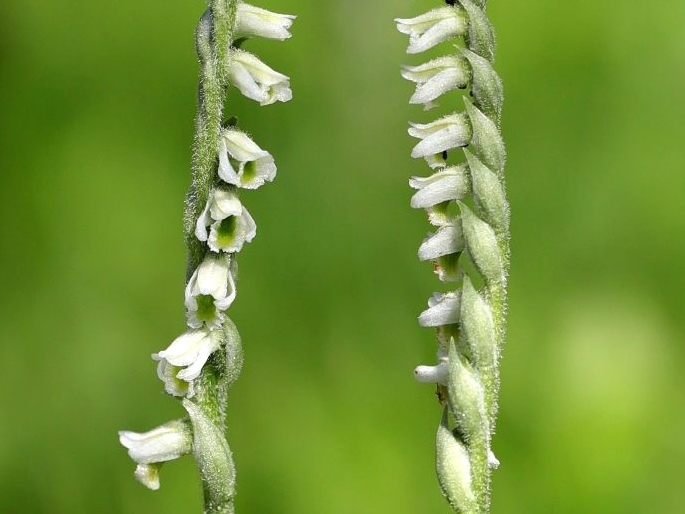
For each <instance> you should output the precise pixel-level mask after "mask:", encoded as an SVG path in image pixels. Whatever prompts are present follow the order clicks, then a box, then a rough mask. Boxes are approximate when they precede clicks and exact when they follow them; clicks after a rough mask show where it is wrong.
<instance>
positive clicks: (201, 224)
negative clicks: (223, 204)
mask: <svg viewBox="0 0 685 514" xmlns="http://www.w3.org/2000/svg"><path fill="white" fill-rule="evenodd" d="M209 224H210V221H209V203H207V205H206V206H205V208H204V210H203V211H202V214H200V216H199V217H198V218H197V222H196V223H195V237H197V238H198V240H200V241H207V225H209Z"/></svg>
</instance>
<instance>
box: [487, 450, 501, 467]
mask: <svg viewBox="0 0 685 514" xmlns="http://www.w3.org/2000/svg"><path fill="white" fill-rule="evenodd" d="M488 466H490V467H491V468H492V469H497V468H499V460H498V459H497V457H495V454H494V453H492V451H491V450H488Z"/></svg>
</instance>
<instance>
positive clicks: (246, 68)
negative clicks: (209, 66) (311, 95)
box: [228, 49, 293, 105]
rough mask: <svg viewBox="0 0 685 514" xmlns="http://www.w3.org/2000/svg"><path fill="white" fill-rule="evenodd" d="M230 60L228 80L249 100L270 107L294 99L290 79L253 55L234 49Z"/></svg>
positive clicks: (230, 54)
mask: <svg viewBox="0 0 685 514" xmlns="http://www.w3.org/2000/svg"><path fill="white" fill-rule="evenodd" d="M228 59H229V64H228V80H229V81H230V82H231V84H233V85H234V86H235V87H237V88H238V89H239V90H240V92H241V93H242V94H243V95H245V96H246V97H247V98H249V99H251V100H256V101H257V102H259V104H260V105H269V104H272V103H274V102H277V101H278V102H287V101H288V100H290V99H291V98H292V97H293V92H292V91H291V90H290V79H289V78H288V77H287V76H285V75H283V74H282V73H278V72H277V71H274V70H272V69H271V68H269V67H268V66H267V65H266V64H264V63H263V62H262V61H260V60H259V59H258V58H257V57H256V56H254V55H252V54H251V53H249V52H245V51H244V50H237V49H232V50H231V51H230V53H229V56H228Z"/></svg>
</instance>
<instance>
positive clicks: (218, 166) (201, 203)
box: [119, 0, 295, 513]
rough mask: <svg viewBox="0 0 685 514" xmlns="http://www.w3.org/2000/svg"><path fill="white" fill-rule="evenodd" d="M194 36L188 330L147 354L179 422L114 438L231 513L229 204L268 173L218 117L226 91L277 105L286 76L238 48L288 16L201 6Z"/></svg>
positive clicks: (243, 234) (144, 467)
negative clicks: (181, 465) (176, 465)
mask: <svg viewBox="0 0 685 514" xmlns="http://www.w3.org/2000/svg"><path fill="white" fill-rule="evenodd" d="M208 4H209V6H208V8H207V10H206V11H205V13H204V14H203V16H202V17H201V19H200V22H199V25H198V27H197V31H196V44H197V51H198V56H199V60H200V65H201V70H200V85H199V108H198V114H197V118H196V131H195V141H194V149H193V178H192V185H191V188H190V191H189V193H188V196H187V200H186V208H185V215H184V225H185V239H186V243H187V246H188V272H187V282H186V288H185V309H186V320H187V325H188V330H187V331H186V332H185V333H183V334H182V335H180V336H179V337H178V338H176V339H175V340H174V341H173V342H172V343H171V345H170V346H169V347H168V348H166V349H165V350H162V351H160V352H158V353H155V354H153V355H152V358H153V359H154V360H155V361H157V363H158V364H157V374H158V376H159V378H160V380H162V382H163V384H164V390H165V391H166V392H167V393H168V394H170V395H172V396H174V397H177V398H179V399H180V400H181V403H182V405H183V407H184V408H185V410H186V412H187V414H188V417H187V418H184V419H181V420H176V421H172V422H169V423H166V424H164V425H161V426H159V427H157V428H155V429H153V430H151V431H149V432H145V433H136V432H130V431H121V432H120V433H119V439H120V442H121V444H123V445H124V446H125V447H126V448H127V449H128V453H129V455H130V456H131V458H132V459H133V460H134V461H135V462H136V463H137V468H136V471H135V476H136V478H137V479H138V480H139V481H140V482H142V483H143V484H144V485H146V486H147V487H149V488H150V489H158V488H159V474H158V473H159V468H160V466H161V465H162V464H163V463H164V462H166V461H170V460H173V459H176V458H178V457H180V456H182V455H184V454H187V453H191V452H192V454H193V456H194V458H195V460H196V461H197V464H198V468H199V471H200V476H201V479H202V483H203V490H204V500H205V501H204V504H205V509H204V511H205V513H230V512H234V507H233V498H234V495H235V469H234V465H233V459H232V455H231V451H230V449H229V446H228V443H227V442H226V438H225V431H226V409H227V394H228V389H229V387H230V385H231V384H232V383H233V382H234V381H235V379H236V378H237V377H238V374H239V373H240V370H241V367H242V350H241V342H240V337H239V336H238V332H237V330H236V328H235V325H234V324H233V322H232V321H231V320H230V318H229V317H228V316H227V314H226V312H227V310H228V308H229V307H230V306H231V304H232V303H233V301H234V299H235V297H236V274H237V265H236V256H237V254H238V252H240V250H241V249H242V247H243V245H244V244H245V243H249V242H250V241H252V239H253V238H254V237H255V235H256V224H255V221H254V219H253V218H252V216H251V215H250V213H249V212H248V211H247V209H246V208H245V207H244V206H243V204H242V203H241V201H240V198H239V191H240V190H241V189H257V188H259V187H260V186H262V185H263V184H265V183H266V182H270V181H272V180H273V179H274V177H275V175H276V166H275V164H274V159H273V157H272V156H271V154H270V153H269V152H267V151H266V150H263V149H262V148H260V147H259V146H258V145H257V144H256V143H255V142H254V141H253V140H252V138H251V137H250V136H248V135H247V134H246V133H245V132H243V131H241V130H240V129H239V128H238V126H237V121H236V120H235V118H231V117H227V116H225V115H224V98H225V96H226V94H227V91H228V89H229V88H230V86H233V87H235V88H237V89H238V90H239V91H240V92H241V93H242V94H243V95H244V96H246V97H247V98H250V99H252V100H255V101H256V102H258V103H259V104H260V105H268V104H272V103H274V102H277V101H279V102H285V101H288V100H290V99H291V97H292V92H291V90H290V83H289V79H288V77H287V76H285V75H282V74H281V73H278V72H276V71H274V70H273V69H271V68H270V67H269V66H267V65H266V64H264V63H263V62H262V61H261V60H259V58H257V57H256V56H255V55H253V54H251V53H249V52H247V51H245V50H243V49H241V48H239V47H240V46H242V44H243V43H244V42H245V41H246V40H247V39H249V38H251V37H263V38H267V39H276V40H284V39H287V38H289V37H290V32H289V29H290V27H291V25H292V23H293V20H294V18H295V17H294V16H291V15H285V14H277V13H273V12H270V11H267V10H264V9H261V8H258V7H255V6H252V5H250V4H247V3H244V2H242V1H238V0H210V1H209V2H208Z"/></svg>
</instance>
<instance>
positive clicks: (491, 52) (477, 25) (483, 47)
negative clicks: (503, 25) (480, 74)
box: [459, 0, 495, 62]
mask: <svg viewBox="0 0 685 514" xmlns="http://www.w3.org/2000/svg"><path fill="white" fill-rule="evenodd" d="M459 3H460V4H461V5H463V6H464V9H466V12H467V13H468V20H469V23H468V29H469V33H468V43H469V48H470V49H471V50H473V51H474V52H476V53H477V54H478V55H481V56H483V57H484V58H486V59H487V60H488V61H490V62H492V61H493V60H494V58H495V32H494V30H493V29H492V25H491V24H490V20H488V17H487V16H486V15H485V11H484V2H483V5H482V6H478V5H476V4H474V3H473V1H472V0H459Z"/></svg>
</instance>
